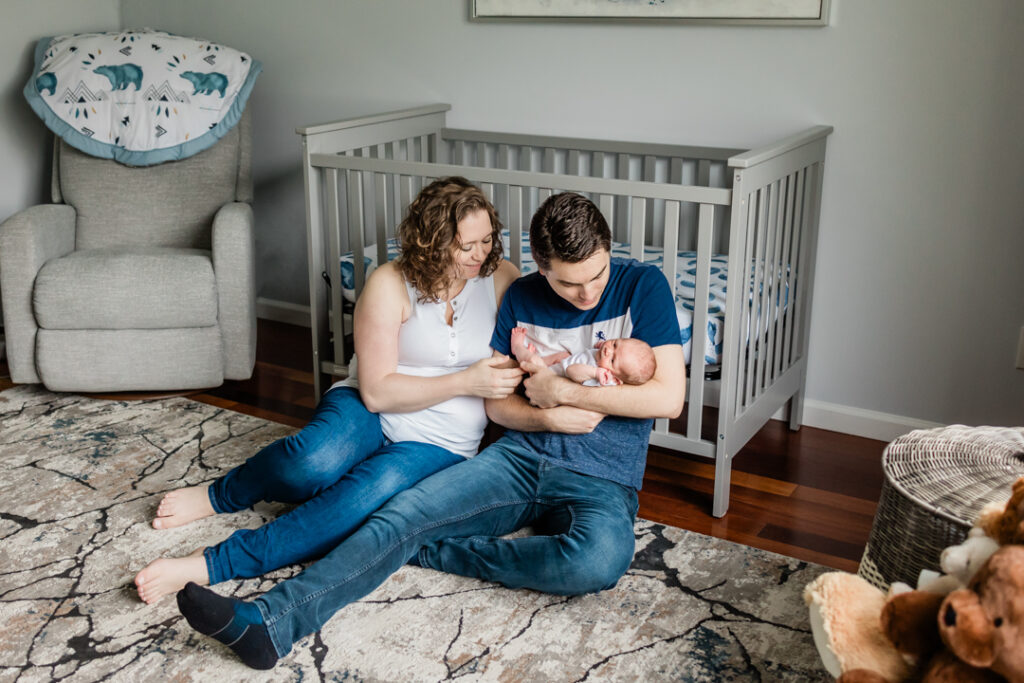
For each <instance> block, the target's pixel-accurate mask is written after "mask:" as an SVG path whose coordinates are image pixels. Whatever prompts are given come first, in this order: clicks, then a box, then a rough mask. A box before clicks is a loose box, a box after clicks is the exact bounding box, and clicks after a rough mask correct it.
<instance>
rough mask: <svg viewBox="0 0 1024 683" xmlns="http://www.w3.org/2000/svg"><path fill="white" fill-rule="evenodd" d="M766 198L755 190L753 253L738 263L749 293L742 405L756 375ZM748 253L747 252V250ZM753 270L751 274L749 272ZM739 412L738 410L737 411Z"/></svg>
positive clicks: (750, 398) (748, 398) (747, 401)
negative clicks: (758, 295)
mask: <svg viewBox="0 0 1024 683" xmlns="http://www.w3.org/2000/svg"><path fill="white" fill-rule="evenodd" d="M766 203H767V198H766V197H765V190H764V188H761V189H760V190H758V191H757V213H756V214H755V216H754V220H755V223H754V228H755V233H756V236H755V239H754V249H753V254H750V257H748V258H747V259H746V261H744V262H743V263H741V264H740V267H741V268H743V273H742V275H743V277H744V279H743V286H744V287H745V288H747V289H745V290H744V291H748V290H749V293H748V294H747V296H746V299H747V303H746V304H745V305H746V307H747V308H748V310H749V311H750V315H749V317H748V321H747V329H746V340H745V344H746V349H747V373H746V383H745V385H746V386H745V391H744V392H743V397H744V400H743V404H742V405H743V407H744V408H745V407H747V406H749V405H750V404H751V403H753V398H754V379H755V377H756V370H757V368H756V366H755V364H754V361H755V359H756V357H757V326H758V324H759V320H760V316H759V315H758V310H757V293H758V285H759V284H760V278H759V277H758V272H757V261H758V259H759V258H760V257H761V254H762V253H763V251H764V216H765V204H766ZM748 253H749V252H748ZM751 271H753V274H751ZM737 412H739V411H737Z"/></svg>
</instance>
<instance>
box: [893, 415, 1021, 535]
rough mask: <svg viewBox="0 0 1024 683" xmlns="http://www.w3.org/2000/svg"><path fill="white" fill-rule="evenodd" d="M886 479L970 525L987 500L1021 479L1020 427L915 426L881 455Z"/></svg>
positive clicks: (1001, 497) (1005, 494) (1000, 497)
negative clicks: (914, 428)
mask: <svg viewBox="0 0 1024 683" xmlns="http://www.w3.org/2000/svg"><path fill="white" fill-rule="evenodd" d="M882 469H883V471H884V473H885V478H886V480H887V481H888V482H889V483H890V484H891V485H892V486H894V487H896V488H897V489H899V491H900V492H901V493H902V494H903V495H905V496H907V497H908V498H910V499H911V500H914V501H915V502H917V503H918V504H919V505H921V506H922V507H924V508H926V509H928V510H930V511H931V512H933V513H934V514H936V515H940V516H942V517H944V518H946V519H948V520H949V521H951V522H954V523H957V524H965V525H967V526H971V525H973V524H974V521H975V520H976V519H977V518H978V513H980V512H981V509H982V508H983V507H984V506H985V505H986V504H988V503H990V502H1002V501H1005V500H1008V499H1009V497H1010V487H1011V486H1012V485H1013V482H1014V481H1016V480H1017V479H1019V478H1020V477H1024V427H967V426H964V425H951V426H949V427H939V428H937V429H919V430H916V431H913V432H910V433H909V434H905V435H903V436H901V437H899V438H898V439H896V440H895V441H893V442H892V443H890V444H889V445H888V446H887V447H886V449H885V452H884V453H883V454H882Z"/></svg>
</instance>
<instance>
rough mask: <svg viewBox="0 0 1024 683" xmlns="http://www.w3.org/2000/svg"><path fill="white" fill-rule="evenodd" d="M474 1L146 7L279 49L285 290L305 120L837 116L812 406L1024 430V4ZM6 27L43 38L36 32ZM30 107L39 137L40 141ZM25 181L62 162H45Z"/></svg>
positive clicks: (548, 123) (265, 146)
mask: <svg viewBox="0 0 1024 683" xmlns="http://www.w3.org/2000/svg"><path fill="white" fill-rule="evenodd" d="M62 4H67V5H68V6H73V5H76V4H78V3H62ZM94 4H97V5H100V4H101V3H94ZM109 5H110V3H102V6H104V7H109ZM25 6H26V7H27V6H28V3H25ZM467 6H468V3H467V2H466V1H465V0H418V1H416V2H409V1H404V0H295V1H293V2H288V3H282V2H273V1H271V0H216V1H215V2H208V1H206V0H179V1H178V2H158V1H157V0H123V2H122V6H121V22H122V26H123V27H138V26H152V27H156V28H160V29H162V30H167V31H171V32H175V33H181V34H187V35H196V36H202V37H205V38H209V39H211V40H216V41H220V42H223V43H225V44H228V45H231V46H232V47H236V48H238V49H241V50H245V51H247V52H250V53H251V54H252V55H253V56H255V57H256V58H257V59H260V60H262V61H263V62H264V65H265V71H264V74H263V75H262V76H261V77H260V81H259V83H258V84H257V87H256V90H255V94H254V97H253V101H252V107H253V111H254V115H255V126H256V147H255V166H256V168H255V174H256V181H257V200H256V215H257V224H258V243H259V258H260V268H259V272H260V277H261V286H260V295H261V296H264V297H268V298H271V299H277V300H282V301H289V302H294V303H305V302H306V298H307V295H306V284H305V271H306V265H305V252H304V249H305V246H304V232H303V231H304V213H303V211H304V210H303V203H302V195H301V191H302V179H301V174H300V167H299V162H300V147H299V139H298V137H297V136H296V135H295V133H294V129H295V127H296V126H299V125H304V124H311V123H319V122H324V121H329V120H333V119H337V118H341V117H345V116H353V115H359V114H366V113H372V112H376V111H386V110H389V109H395V108H399V107H403V106H409V105H417V104H423V103H429V102H449V103H451V104H452V105H453V107H454V108H453V110H452V112H451V113H450V114H449V119H448V121H449V124H450V125H452V126H456V127H465V128H485V129H496V130H507V131H521V132H538V133H550V134H565V135H576V136H591V137H603V138H612V139H626V140H643V141H652V142H671V143H694V144H711V145H722V146H730V147H742V146H748V145H756V144H761V143H765V142H768V141H770V140H771V139H773V138H776V137H779V136H782V135H785V134H788V133H791V132H794V131H796V130H797V129H799V128H802V127H804V126H807V125H810V124H815V123H828V124H832V125H834V126H835V128H836V132H835V134H834V135H833V137H832V138H831V140H830V143H829V158H828V170H827V173H826V178H825V196H824V201H823V206H822V217H821V226H822V231H821V239H820V244H819V254H818V282H817V287H816V292H815V301H814V324H813V327H812V332H811V354H810V374H809V383H808V396H809V398H810V399H812V400H813V401H818V402H824V403H825V404H830V405H834V406H839V407H848V408H849V409H851V410H856V409H866V410H871V411H879V412H882V413H888V414H892V415H896V416H905V417H909V418H917V419H921V420H930V421H935V422H943V423H948V422H963V423H969V424H978V423H990V424H1021V423H1024V419H1022V418H1024V371H1019V370H1015V369H1014V368H1013V363H1014V357H1015V351H1016V343H1017V337H1018V331H1019V328H1020V326H1021V325H1024V268H1022V267H1021V255H1022V254H1024V226H1022V218H1021V216H1022V209H1021V207H1020V205H1019V202H1018V201H1017V200H1016V197H1017V195H1019V193H1020V191H1021V188H1024V170H1022V169H1024V166H1022V165H1021V164H1020V162H1019V161H1018V160H1019V159H1020V158H1022V156H1024V154H1022V153H1024V136H1021V135H1020V130H1019V121H1020V119H1021V115H1022V113H1024V80H1022V79H1021V78H1020V74H1021V73H1022V72H1024V41H1021V40H1020V33H1021V30H1022V29H1024V4H1022V3H1020V2H1019V1H1018V0H978V1H976V2H970V3H968V2H961V1H960V0H901V1H900V2H889V1H888V0H833V16H832V22H831V25H830V26H829V27H827V28H764V27H713V26H685V25H680V24H669V25H650V24H628V23H607V24H606V23H554V22H551V23H542V22H509V23H501V22H488V23H482V22H471V21H469V20H468V9H467ZM94 26H96V22H95V21H94V22H93V23H87V22H83V25H82V26H81V27H78V29H79V30H84V29H86V28H89V27H94ZM0 30H3V31H4V32H5V33H6V34H8V36H12V35H16V36H17V37H18V38H19V39H23V42H24V43H25V44H26V46H27V43H28V42H29V40H28V34H32V37H34V35H35V33H34V31H35V30H36V29H34V27H32V26H24V27H19V28H18V29H14V28H9V29H0ZM39 32H42V33H45V32H46V31H39ZM25 49H26V50H27V47H26V48H25ZM9 63H10V62H9ZM15 63H17V62H15ZM26 65H27V62H26V61H25V60H22V62H21V63H20V64H19V67H20V69H21V70H20V71H19V73H18V75H17V76H16V77H14V79H13V80H14V81H15V82H17V83H19V84H20V83H21V82H23V79H24V78H25V71H26V68H25V67H26ZM19 87H20V86H19ZM29 116H30V115H29V114H27V113H24V112H19V113H18V114H17V116H16V117H14V119H15V122H16V124H17V125H16V127H18V128H21V129H24V130H32V131H35V130H36V128H37V126H34V122H31V121H29V120H28V117H29ZM7 121H8V117H7V116H5V123H6V122H7ZM4 128H7V126H4ZM7 134H8V135H11V136H13V138H18V137H19V135H21V134H23V131H22V132H19V131H14V132H12V131H7ZM13 138H12V139H13ZM10 144H13V143H10ZM0 151H4V150H3V147H0ZM22 158H23V159H24V158H25V157H24V155H22ZM33 163H35V162H34V161H33ZM6 172H7V174H8V176H13V175H26V176H27V177H28V181H29V182H30V183H38V182H39V178H40V176H41V173H40V171H39V169H38V166H33V165H30V164H29V163H28V162H26V163H25V164H23V165H22V166H21V167H17V173H12V172H11V168H10V167H8V168H7V171H6ZM5 189H6V188H5ZM31 194H32V192H31V189H30V188H27V189H26V190H23V191H22V193H21V195H20V197H28V196H29V195H31ZM0 215H3V214H2V212H0Z"/></svg>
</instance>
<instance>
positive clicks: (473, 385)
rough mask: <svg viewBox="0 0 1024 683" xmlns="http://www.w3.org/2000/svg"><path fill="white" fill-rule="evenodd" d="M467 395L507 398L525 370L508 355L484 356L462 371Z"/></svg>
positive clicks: (517, 384)
mask: <svg viewBox="0 0 1024 683" xmlns="http://www.w3.org/2000/svg"><path fill="white" fill-rule="evenodd" d="M462 374H463V378H464V380H465V385H466V392H465V393H466V395H468V396H479V397H480V398H507V397H508V396H511V395H512V392H513V391H515V389H516V387H517V386H519V380H520V379H522V377H523V371H522V370H521V369H520V368H519V365H518V364H517V363H516V362H515V361H514V360H512V359H510V358H509V357H508V356H491V357H490V358H483V359H481V360H478V361H477V362H475V363H473V364H472V365H470V366H469V367H468V368H466V369H465V370H463V371H462Z"/></svg>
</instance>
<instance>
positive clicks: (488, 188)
mask: <svg viewBox="0 0 1024 683" xmlns="http://www.w3.org/2000/svg"><path fill="white" fill-rule="evenodd" d="M480 191H481V192H483V193H484V196H485V197H487V201H489V202H490V203H491V204H494V183H480Z"/></svg>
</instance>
